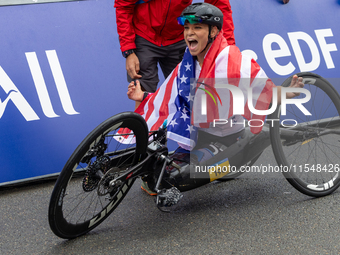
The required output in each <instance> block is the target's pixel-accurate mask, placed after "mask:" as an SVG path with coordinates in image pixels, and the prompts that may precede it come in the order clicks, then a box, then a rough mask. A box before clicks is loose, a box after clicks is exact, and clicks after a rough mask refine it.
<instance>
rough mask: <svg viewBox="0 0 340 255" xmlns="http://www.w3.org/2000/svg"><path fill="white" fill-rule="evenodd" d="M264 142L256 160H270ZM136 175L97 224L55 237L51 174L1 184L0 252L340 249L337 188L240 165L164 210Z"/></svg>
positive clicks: (308, 251) (290, 251)
mask: <svg viewBox="0 0 340 255" xmlns="http://www.w3.org/2000/svg"><path fill="white" fill-rule="evenodd" d="M270 162H273V163H275V161H273V156H272V153H271V151H270V150H266V151H265V152H264V154H263V155H262V156H261V157H260V159H259V160H258V162H257V163H258V164H261V163H270ZM139 183H140V181H139V180H138V181H137V182H136V183H135V184H134V186H133V187H132V189H131V191H130V192H129V193H128V195H127V197H126V198H125V199H124V200H123V202H122V203H121V204H120V205H119V207H118V208H117V210H116V211H114V212H113V214H111V216H110V217H109V218H108V219H107V220H106V221H104V222H103V223H102V224H101V225H100V226H99V227H97V228H96V229H94V230H93V231H91V232H90V233H88V234H87V235H85V236H82V237H80V238H77V239H74V240H63V239H60V238H58V237H56V236H55V235H54V234H53V233H52V232H51V230H50V229H49V225H48V219H47V210H48V203H49V198H50V194H51V192H52V189H53V185H54V183H53V182H47V183H44V184H35V185H30V186H25V187H18V188H14V189H13V188H12V189H5V190H3V189H2V190H0V215H1V224H0V254H6V255H7V254H124V255H125V254H339V253H340V235H339V233H340V231H339V226H338V224H339V217H340V216H339V211H340V203H339V201H340V192H339V191H336V192H335V193H333V194H332V195H330V196H328V197H324V198H318V199H314V198H310V197H308V196H305V195H303V194H300V193H299V192H298V191H296V190H295V189H294V188H293V187H292V186H290V184H289V183H288V182H287V181H286V180H285V179H284V178H283V176H281V174H274V175H262V174H259V173H256V174H255V173H246V174H244V175H242V176H241V177H239V178H238V179H236V180H232V181H229V182H225V183H222V182H213V183H210V184H208V185H206V186H203V187H201V188H198V189H196V190H193V191H189V192H186V193H184V198H183V199H182V200H181V201H180V203H179V204H178V205H177V206H176V207H175V208H173V210H172V212H171V213H163V212H161V211H159V210H158V209H157V208H156V206H155V205H154V202H153V198H151V197H149V196H148V195H146V194H144V193H143V192H142V191H141V189H140V186H139Z"/></svg>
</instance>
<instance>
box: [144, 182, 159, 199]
mask: <svg viewBox="0 0 340 255" xmlns="http://www.w3.org/2000/svg"><path fill="white" fill-rule="evenodd" d="M141 189H142V190H144V191H145V192H146V193H148V194H149V195H150V196H156V195H157V192H156V191H153V190H151V189H150V188H149V186H148V183H147V182H144V181H142V186H141Z"/></svg>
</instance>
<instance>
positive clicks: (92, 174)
mask: <svg viewBox="0 0 340 255" xmlns="http://www.w3.org/2000/svg"><path fill="white" fill-rule="evenodd" d="M121 128H128V129H129V134H130V132H133V134H134V139H132V140H131V141H130V142H128V141H129V138H131V137H132V136H127V135H126V136H124V138H126V139H125V140H124V141H125V143H128V144H123V143H121V142H118V141H117V139H118V138H119V139H123V138H122V136H114V134H116V132H117V130H118V129H120V130H122V129H121ZM147 143H148V128H147V126H146V123H145V120H144V119H143V118H142V117H141V116H140V115H139V114H136V113H132V112H125V113H120V114H118V115H115V116H113V117H111V118H109V119H107V120H105V121H104V122H102V123H101V124H100V125H98V126H97V127H96V128H95V129H94V130H93V131H92V132H91V133H90V134H89V135H88V136H87V137H86V138H85V139H84V140H83V141H82V142H81V143H80V145H79V146H78V147H77V149H76V150H75V151H74V152H73V154H72V155H71V157H70V158H69V160H68V161H67V162H66V164H65V166H64V168H63V170H62V171H61V173H60V175H59V177H58V179H57V182H56V184H55V187H54V190H53V192H52V195H51V199H50V204H49V214H48V219H49V225H50V228H51V230H52V231H53V232H54V234H56V235H57V236H59V237H61V238H65V239H72V238H75V237H78V236H81V235H84V234H85V233H87V232H89V231H90V230H92V229H93V228H95V227H96V226H98V225H99V224H100V223H102V222H103V221H104V220H105V219H106V218H107V217H108V216H109V215H110V214H111V213H112V212H113V211H114V209H115V208H116V207H117V206H118V204H119V203H120V202H121V201H122V200H123V198H124V197H125V195H126V194H127V192H128V191H129V189H130V188H131V186H132V184H133V183H134V180H135V179H136V178H129V179H128V180H125V182H122V183H119V184H117V185H114V186H113V187H112V186H110V187H109V186H108V183H109V181H110V180H112V179H114V178H115V177H117V176H119V175H120V174H123V173H124V171H126V169H127V168H128V167H131V166H133V165H135V164H136V163H137V162H138V160H139V159H140V157H141V156H143V155H144V154H145V152H146V147H147ZM118 150H119V152H117V153H116V154H117V155H113V154H114V153H115V152H116V151H118ZM123 152H125V154H123ZM123 155H124V156H123ZM112 162H115V163H116V165H113V163H112ZM99 171H101V173H102V175H101V176H98V173H99ZM79 175H80V177H81V178H79ZM73 177H78V178H73Z"/></svg>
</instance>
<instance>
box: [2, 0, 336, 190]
mask: <svg viewBox="0 0 340 255" xmlns="http://www.w3.org/2000/svg"><path fill="white" fill-rule="evenodd" d="M194 2H197V1H194ZM230 3H231V6H232V9H233V18H234V23H235V37H236V44H237V45H238V46H239V47H240V49H241V51H244V53H245V54H251V55H252V56H253V57H254V58H256V59H257V61H258V63H259V64H260V65H261V66H262V67H263V69H264V70H265V71H266V73H267V75H268V76H269V77H274V78H275V77H287V76H289V75H291V74H293V73H296V72H300V71H313V72H315V73H318V74H320V75H322V76H324V77H325V78H336V77H337V72H338V71H339V67H338V65H339V64H340V61H339V60H340V56H339V51H338V45H337V42H339V40H340V38H339V37H340V27H339V26H338V23H339V22H338V21H339V15H338V13H339V10H340V4H339V2H338V1H335V0H334V1H327V2H324V1H310V0H299V1H295V0H292V1H290V3H289V4H286V5H283V4H282V2H281V1H279V0H264V1H261V3H260V2H259V1H252V0H243V1H238V0H230ZM0 23H1V24H2V26H1V38H2V40H1V41H0V100H1V101H0V142H1V144H0V173H1V174H0V185H5V184H8V183H12V182H21V181H26V180H32V179H36V178H41V177H45V176H50V175H54V174H57V173H58V172H60V170H61V169H62V167H63V165H64V164H65V162H66V160H67V159H68V157H69V156H70V154H71V153H72V152H73V150H74V149H75V148H76V146H77V145H78V144H79V143H80V142H81V141H82V139H83V138H84V137H85V136H86V135H87V134H88V133H89V132H90V131H91V130H92V129H93V128H94V127H95V126H97V125H98V124H99V123H100V122H102V121H103V120H105V119H106V118H108V117H109V116H111V115H114V114H116V113H118V112H122V111H127V110H132V109H133V108H134V103H133V102H131V101H129V100H128V99H127V97H126V96H125V95H126V87H127V82H126V72H125V60H124V59H123V58H122V56H121V53H120V49H119V43H118V35H117V32H116V31H117V29H116V21H115V10H114V8H113V1H111V0H101V1H95V0H87V1H79V2H78V1H77V2H76V1H74V2H60V3H48V4H32V5H19V6H3V7H0ZM334 85H335V87H336V88H337V89H339V84H334Z"/></svg>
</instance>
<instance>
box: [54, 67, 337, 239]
mask: <svg viewBox="0 0 340 255" xmlns="http://www.w3.org/2000/svg"><path fill="white" fill-rule="evenodd" d="M297 75H298V76H301V77H304V78H306V84H311V89H314V87H315V88H316V90H315V91H314V90H313V93H314V94H316V95H318V96H319V95H321V94H322V93H320V92H325V95H326V96H325V97H324V98H323V101H325V102H326V103H327V102H328V101H330V103H329V104H328V106H327V105H326V110H325V111H324V112H323V111H321V112H320V114H321V116H320V118H321V120H320V119H319V118H318V117H317V118H316V119H315V120H307V121H306V122H302V124H300V125H298V126H296V127H294V126H292V127H288V128H287V127H280V123H279V122H275V123H271V125H269V127H268V124H266V125H264V126H263V129H262V131H261V132H260V133H259V134H256V135H254V134H252V133H251V132H250V131H249V129H246V132H244V133H243V135H242V137H241V138H240V139H239V140H238V141H237V142H235V143H234V144H232V145H231V146H229V147H227V149H226V150H225V151H223V153H219V154H217V155H216V156H215V157H212V158H211V159H209V160H207V161H206V162H205V165H208V166H209V165H214V164H215V163H216V162H220V161H221V160H225V159H226V158H228V161H229V164H230V165H231V166H234V167H236V168H237V169H239V168H240V167H242V166H244V165H251V164H253V163H254V162H255V161H256V159H257V158H258V157H259V156H260V155H261V153H262V152H263V150H264V149H265V148H267V147H268V146H269V145H272V148H273V153H274V156H275V159H276V161H277V164H278V165H279V166H289V164H296V163H297V162H298V160H300V159H299V158H298V159H297V156H296V157H295V156H294V152H296V154H299V155H298V156H299V157H300V155H301V156H302V157H306V162H309V161H311V160H312V157H313V156H314V155H313V154H316V153H317V151H319V150H322V149H324V150H325V151H326V150H327V153H326V152H323V154H322V155H315V162H316V161H317V160H318V161H320V162H323V161H325V162H326V163H334V162H335V163H338V162H340V157H339V156H338V155H340V146H338V143H339V140H338V136H339V135H340V130H339V126H340V118H339V113H340V96H339V94H338V92H337V91H336V90H335V89H334V87H333V86H332V85H331V84H330V83H329V82H327V81H326V80H325V79H323V78H322V77H320V76H318V75H315V74H312V73H299V74H297ZM290 80H291V77H290V78H288V79H287V80H286V81H285V82H284V83H283V84H282V86H289V84H290ZM314 85H315V86H314ZM313 86H314V87H313ZM318 89H320V91H317V90H318ZM315 97H316V96H315ZM329 99H330V100H329ZM318 100H319V98H318ZM320 100H322V98H321V99H320ZM330 106H331V107H333V106H334V109H333V110H334V111H335V115H334V116H332V118H324V116H325V113H326V112H328V111H329V109H330ZM315 113H317V111H316V110H314V112H313V114H315ZM316 115H317V114H316ZM268 118H269V119H280V107H277V109H276V111H275V112H274V113H273V114H272V116H270V117H268ZM119 128H130V129H132V131H133V134H134V135H135V137H136V145H135V146H134V147H131V148H128V149H124V150H118V151H114V152H105V151H106V149H107V144H105V143H104V140H105V139H106V136H107V134H109V133H110V132H111V131H112V132H113V133H111V134H109V135H108V136H109V137H110V138H112V139H113V138H114V137H119V136H124V135H128V134H121V133H119V134H116V133H114V130H116V129H119ZM165 132H166V130H165V127H161V128H160V129H159V130H158V131H154V132H151V137H152V139H151V141H149V140H150V139H149V138H150V137H148V135H147V134H148V129H147V126H146V123H145V120H144V119H143V118H142V117H141V116H140V115H139V114H136V113H131V112H129V113H121V114H118V115H115V116H113V117H111V118H109V119H108V120H106V121H104V122H103V123H102V124H100V125H99V126H98V127H97V128H95V129H94V130H93V131H92V132H91V133H90V134H89V135H88V136H87V137H86V138H85V139H84V140H83V142H82V143H81V144H80V145H79V146H78V148H77V149H76V150H75V151H74V153H73V154H72V155H71V157H70V159H69V160H68V161H67V162H66V164H65V167H64V169H63V170H62V172H61V174H60V176H59V178H58V180H57V182H56V185H55V188H54V190H53V192H52V196H51V201H50V206H49V223H50V226H51V229H52V230H53V232H54V233H55V234H56V235H58V236H60V237H62V238H74V237H77V236H79V235H83V234H85V233H87V232H88V231H90V230H91V229H93V228H95V227H96V226H97V225H99V224H100V223H101V222H102V221H103V220H105V218H106V217H108V215H109V214H110V213H112V212H113V210H114V209H115V208H116V207H117V206H118V204H119V203H120V202H121V201H122V199H123V198H124V196H125V195H126V194H127V192H128V190H129V189H130V188H131V186H132V185H133V182H134V180H136V179H137V178H138V177H141V178H143V180H146V181H148V182H149V184H152V185H153V187H154V189H155V191H156V192H157V194H158V196H157V199H156V204H157V206H159V207H164V206H165V207H166V206H171V205H173V204H175V203H177V202H178V201H179V199H180V198H181V193H180V192H184V191H187V190H190V189H194V188H197V187H199V186H202V185H204V184H207V183H209V182H211V181H212V180H215V179H218V177H222V178H220V180H221V179H225V178H226V179H228V178H234V177H235V176H237V174H238V173H236V174H234V173H228V174H227V175H225V176H214V177H212V176H211V175H210V174H209V172H206V174H205V176H204V174H203V176H202V175H199V176H198V175H197V174H196V173H195V172H194V171H192V170H193V169H190V167H191V164H186V165H187V167H186V169H185V168H184V167H183V166H179V165H178V164H177V163H175V162H174V161H173V158H172V157H171V155H169V153H168V148H167V147H166V145H165ZM328 135H330V137H329V136H328ZM333 136H335V137H333ZM326 138H327V139H328V140H327V139H326ZM318 140H320V142H321V143H319V142H318ZM311 143H314V147H313V146H311ZM299 144H302V145H304V147H305V148H307V150H305V151H304V150H303V149H301V148H302V145H301V146H300V145H299ZM299 146H300V147H299ZM291 148H292V151H293V152H291V151H289V150H290V149H291ZM287 149H288V150H287ZM286 150H287V151H286ZM328 154H331V155H328ZM292 155H293V156H292ZM92 158H93V159H94V160H93V161H92ZM121 162H123V164H121ZM311 162H313V161H311ZM80 163H84V164H85V165H86V167H85V168H83V169H82V170H83V171H82V172H81V171H80V172H78V165H80ZM167 166H171V167H173V168H174V169H177V172H176V171H175V172H174V173H168V172H167V171H166V168H167ZM76 172H78V173H79V174H82V175H83V176H84V172H85V176H84V177H83V179H82V181H81V182H79V180H75V181H74V182H71V178H72V176H73V175H74V174H75V173H76ZM300 174H301V173H295V172H291V171H289V172H283V175H284V176H285V178H286V179H287V180H288V182H289V183H291V184H292V185H293V187H294V188H296V189H297V190H299V191H300V192H302V193H304V194H306V195H309V196H314V197H319V196H325V195H328V194H330V193H332V192H333V191H334V190H336V189H337V188H338V187H339V185H340V176H339V172H335V173H333V172H332V173H328V172H327V173H325V179H323V178H324V176H322V178H321V181H320V180H319V179H318V177H319V176H318V175H319V174H321V173H319V172H316V173H315V174H316V178H315V183H314V179H313V180H311V181H310V176H308V175H307V178H306V179H305V176H304V175H303V174H304V173H302V174H301V175H300ZM308 174H310V173H308ZM322 174H323V173H322ZM312 177H313V178H314V176H312ZM70 185H75V186H71V187H70V189H69V186H70ZM75 189H76V190H77V191H75ZM175 189H176V190H175ZM169 190H170V191H171V192H168V191H169ZM68 192H69V193H72V192H75V195H74V196H72V195H70V194H68ZM76 192H78V193H79V195H78V193H76ZM92 193H93V194H92ZM91 194H92V195H91ZM89 196H91V199H90V202H89V203H90V204H89V205H88V208H90V206H93V207H94V209H93V211H94V212H93V214H90V211H91V210H90V209H86V203H87V202H86V201H87V200H86V198H88V197H89ZM69 197H70V199H67V198H69ZM82 197H84V199H83V200H81V199H82ZM95 197H97V199H98V200H100V201H99V202H93V201H94V200H95ZM104 197H105V199H107V201H108V202H105V203H104V202H103V201H102V200H101V199H102V198H104ZM65 200H66V201H65ZM78 200H79V202H78ZM74 203H75V204H74ZM68 207H69V208H68ZM83 207H84V208H83ZM98 207H99V208H98ZM76 211H77V212H78V211H79V219H78V218H77V217H78V216H77V215H76ZM87 214H89V216H88V217H87Z"/></svg>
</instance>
